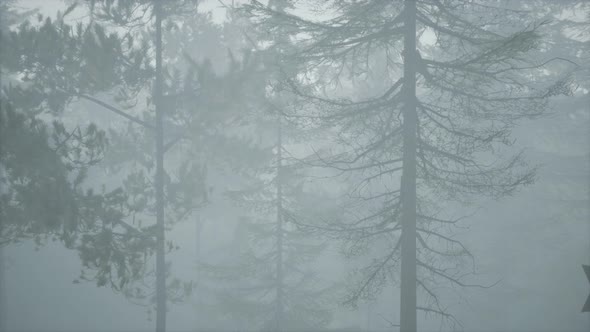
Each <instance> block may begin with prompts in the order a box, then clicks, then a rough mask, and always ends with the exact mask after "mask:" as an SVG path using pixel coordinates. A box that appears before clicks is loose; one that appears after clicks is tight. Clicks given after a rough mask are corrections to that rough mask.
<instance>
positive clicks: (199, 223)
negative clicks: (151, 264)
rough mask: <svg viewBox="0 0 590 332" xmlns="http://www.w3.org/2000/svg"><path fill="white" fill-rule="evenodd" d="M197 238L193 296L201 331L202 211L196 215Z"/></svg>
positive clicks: (195, 313) (197, 327)
mask: <svg viewBox="0 0 590 332" xmlns="http://www.w3.org/2000/svg"><path fill="white" fill-rule="evenodd" d="M195 226H196V227H195V228H196V229H195V230H196V232H195V239H196V244H195V263H196V265H197V272H196V273H195V283H194V287H193V293H192V294H193V298H194V299H195V302H196V303H197V308H198V309H197V310H196V311H195V312H194V315H195V330H196V331H201V316H200V315H199V312H200V310H201V296H200V295H201V294H199V290H200V289H199V288H198V287H199V285H200V282H201V271H200V269H199V264H200V263H201V234H202V233H203V232H202V230H203V220H202V219H201V214H200V212H197V214H196V216H195Z"/></svg>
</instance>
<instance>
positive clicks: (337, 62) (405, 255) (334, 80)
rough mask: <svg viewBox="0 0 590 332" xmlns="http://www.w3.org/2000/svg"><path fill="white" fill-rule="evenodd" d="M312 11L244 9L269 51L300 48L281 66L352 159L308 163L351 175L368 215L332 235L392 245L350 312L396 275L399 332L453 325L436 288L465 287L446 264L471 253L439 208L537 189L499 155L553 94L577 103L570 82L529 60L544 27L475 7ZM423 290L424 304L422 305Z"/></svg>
mask: <svg viewBox="0 0 590 332" xmlns="http://www.w3.org/2000/svg"><path fill="white" fill-rule="evenodd" d="M295 3H297V1H295ZM300 3H304V2H303V1H302V2H300ZM306 9H308V10H309V9H311V10H315V11H318V12H319V11H321V12H324V13H325V15H324V16H323V17H321V18H318V17H316V18H315V19H308V18H306V17H304V16H302V15H300V14H295V13H298V11H296V10H293V11H291V12H288V13H284V12H280V11H276V10H272V9H269V8H268V7H266V6H264V5H262V4H261V3H259V2H257V1H252V2H251V3H250V5H248V6H246V11H247V12H248V13H249V14H250V15H252V16H253V17H254V20H256V21H257V22H258V23H259V28H260V30H261V31H265V32H267V33H268V36H269V39H270V40H273V36H284V35H285V34H288V35H289V36H290V37H291V40H297V41H298V49H297V50H296V51H294V52H291V54H290V55H289V56H286V57H285V59H284V63H286V64H292V63H298V64H300V65H299V69H300V71H299V73H298V76H297V77H296V78H295V77H293V78H291V79H290V82H291V86H292V90H293V91H294V92H295V93H297V94H299V95H300V96H302V97H306V98H307V99H308V100H309V101H310V102H312V103H314V104H315V105H317V108H316V109H317V112H315V113H313V114H308V116H307V117H308V118H310V119H311V118H315V119H319V120H323V121H324V122H329V123H331V124H333V125H334V126H336V127H337V129H339V130H341V134H340V135H339V136H338V143H340V144H341V146H343V148H342V149H345V150H344V151H341V152H340V153H338V154H336V155H333V154H332V155H326V154H324V153H318V154H317V155H316V157H315V160H311V161H309V162H314V163H315V164H316V165H321V164H324V165H326V166H330V167H332V168H336V169H338V170H341V171H343V172H345V173H355V175H354V176H355V178H353V179H356V180H357V181H358V182H357V184H356V185H354V186H353V192H352V193H353V195H354V196H356V197H359V198H360V199H361V200H362V201H364V202H365V203H366V204H367V206H368V208H369V211H370V212H369V213H367V214H366V215H365V216H362V217H358V218H356V219H354V220H353V221H351V222H350V223H347V224H342V223H335V224H334V225H331V226H330V227H331V228H332V230H333V231H338V232H346V233H348V235H346V237H347V239H348V240H349V243H351V245H352V246H353V248H355V249H359V250H360V249H362V248H365V247H367V246H368V245H369V244H370V243H374V242H375V241H378V240H377V239H379V238H383V239H385V241H388V242H389V243H390V245H389V247H388V249H387V250H386V251H384V253H383V255H382V256H381V257H380V258H378V259H375V260H374V262H373V263H372V264H371V265H369V266H367V267H366V268H365V269H362V270H361V271H360V272H361V273H360V278H359V279H358V284H357V287H356V289H354V291H352V292H351V294H350V297H349V299H348V301H349V302H351V303H354V302H356V300H358V299H359V298H360V297H362V296H370V295H372V294H375V293H376V292H377V291H378V290H379V289H381V287H382V286H383V285H385V284H386V280H388V279H390V278H392V279H393V280H395V278H393V274H392V270H393V269H394V268H398V267H399V268H400V269H401V278H400V280H401V281H400V283H401V298H400V299H401V304H400V318H401V322H400V325H401V327H400V328H401V330H402V331H416V329H417V322H416V310H421V311H425V312H427V313H436V314H439V315H442V316H443V317H445V318H449V319H451V320H454V317H453V316H452V315H451V314H449V313H448V312H447V311H446V310H445V308H444V307H443V306H442V305H441V304H440V303H439V299H438V296H437V295H436V293H435V292H434V291H433V283H435V282H437V280H439V281H440V280H442V281H446V282H450V283H451V284H454V285H458V286H470V285H469V284H467V283H466V282H465V281H463V277H464V276H465V272H464V269H463V268H462V265H461V264H452V263H451V264H448V262H449V259H453V260H454V259H461V258H462V257H471V254H470V252H469V251H468V250H467V249H466V248H465V247H464V246H463V245H462V244H461V243H460V242H459V241H457V240H455V239H453V238H452V236H451V235H449V234H448V230H447V228H448V227H449V226H452V225H454V224H456V223H457V222H458V220H459V219H452V218H448V217H445V215H444V214H443V213H441V212H440V211H441V206H442V205H444V204H445V202H449V201H459V202H464V201H469V200H473V199H474V198H476V197H478V196H480V195H489V196H491V197H495V198H498V197H502V196H506V195H510V194H512V193H513V192H514V191H515V190H516V189H517V188H519V187H520V186H522V185H526V184H528V183H531V182H532V181H533V179H534V170H531V169H529V168H527V167H526V166H525V162H524V159H523V155H522V154H521V153H518V154H516V155H514V156H512V157H508V158H506V157H503V156H502V146H506V145H510V144H511V142H512V141H511V140H510V138H509V135H510V131H511V129H512V128H513V127H514V126H515V124H516V122H517V120H520V119H523V118H534V117H537V116H539V115H542V114H543V113H544V112H545V109H546V106H547V99H548V98H549V97H551V96H554V95H558V94H560V93H569V80H568V79H567V78H558V79H557V80H556V79H553V78H551V79H550V78H547V77H543V76H541V75H538V73H539V72H540V71H542V70H543V69H544V67H545V66H546V65H547V64H548V63H551V62H553V60H556V59H543V61H537V60H538V58H537V56H536V55H535V54H534V51H535V49H537V48H538V47H539V45H540V43H541V36H540V35H539V33H538V28H539V26H541V25H542V24H543V23H531V24H529V25H528V26H526V23H524V22H526V19H527V17H528V16H527V13H524V12H521V11H516V10H512V9H508V8H502V7H501V4H496V3H491V4H490V3H488V2H479V1H473V2H469V3H465V2H462V1H440V0H424V1H421V0H407V1H370V2H369V1H364V2H358V1H346V0H341V1H327V2H326V3H324V4H315V6H314V7H311V8H310V7H307V8H306ZM515 22H519V24H518V25H516V24H515ZM521 22H522V23H521ZM521 27H524V28H521ZM274 40H275V42H276V39H274ZM373 78H375V79H377V80H381V82H384V83H385V82H387V83H386V84H371V83H369V84H368V88H369V89H372V91H370V92H372V93H371V95H370V96H365V97H364V98H362V97H361V98H356V99H353V98H346V97H340V95H338V94H336V93H335V92H334V90H330V89H329V88H330V87H331V86H332V87H333V86H334V85H338V84H341V85H343V86H350V85H352V84H354V83H355V82H358V81H361V80H371V79H373ZM353 86H358V85H353ZM375 92H377V93H375ZM298 116H301V115H298ZM349 176H350V175H349ZM355 212H358V211H355ZM351 234H352V235H351ZM445 262H447V264H446V266H445ZM418 272H420V273H418ZM417 289H421V290H423V291H424V294H425V295H426V296H428V297H429V301H428V302H427V303H426V304H418V303H417V296H416V294H417Z"/></svg>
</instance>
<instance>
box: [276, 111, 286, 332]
mask: <svg viewBox="0 0 590 332" xmlns="http://www.w3.org/2000/svg"><path fill="white" fill-rule="evenodd" d="M277 126H278V128H277V134H278V135H277V178H276V181H277V182H276V183H277V280H276V282H277V307H276V317H275V319H276V332H282V331H283V316H284V303H283V302H284V298H283V297H284V294H283V292H284V289H283V278H284V277H283V183H282V174H281V173H282V167H283V154H282V150H283V142H282V130H281V116H280V115H279V116H278V125H277Z"/></svg>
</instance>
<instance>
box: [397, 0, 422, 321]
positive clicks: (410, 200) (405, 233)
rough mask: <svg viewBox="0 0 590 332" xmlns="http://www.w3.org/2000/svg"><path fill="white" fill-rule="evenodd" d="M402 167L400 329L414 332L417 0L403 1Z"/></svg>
mask: <svg viewBox="0 0 590 332" xmlns="http://www.w3.org/2000/svg"><path fill="white" fill-rule="evenodd" d="M403 15H404V25H405V29H406V31H405V36H404V51H403V54H404V83H403V89H404V91H403V98H404V100H403V110H402V112H403V119H404V121H403V170H402V179H401V208H402V211H401V212H402V213H401V216H402V234H401V290H400V319H401V321H400V331H401V332H415V331H416V329H417V319H416V147H417V142H416V141H417V138H416V130H417V122H418V119H417V114H416V63H415V62H416V56H415V54H416V0H406V1H405V11H404V13H403Z"/></svg>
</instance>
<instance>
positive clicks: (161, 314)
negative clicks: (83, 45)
mask: <svg viewBox="0 0 590 332" xmlns="http://www.w3.org/2000/svg"><path fill="white" fill-rule="evenodd" d="M154 15H155V18H156V41H155V44H156V79H155V85H154V104H155V106H156V178H155V181H154V182H155V186H156V225H157V227H156V229H157V234H156V240H157V248H156V332H165V331H166V261H165V226H164V124H163V120H164V114H163V111H164V110H163V109H162V0H155V3H154Z"/></svg>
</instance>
